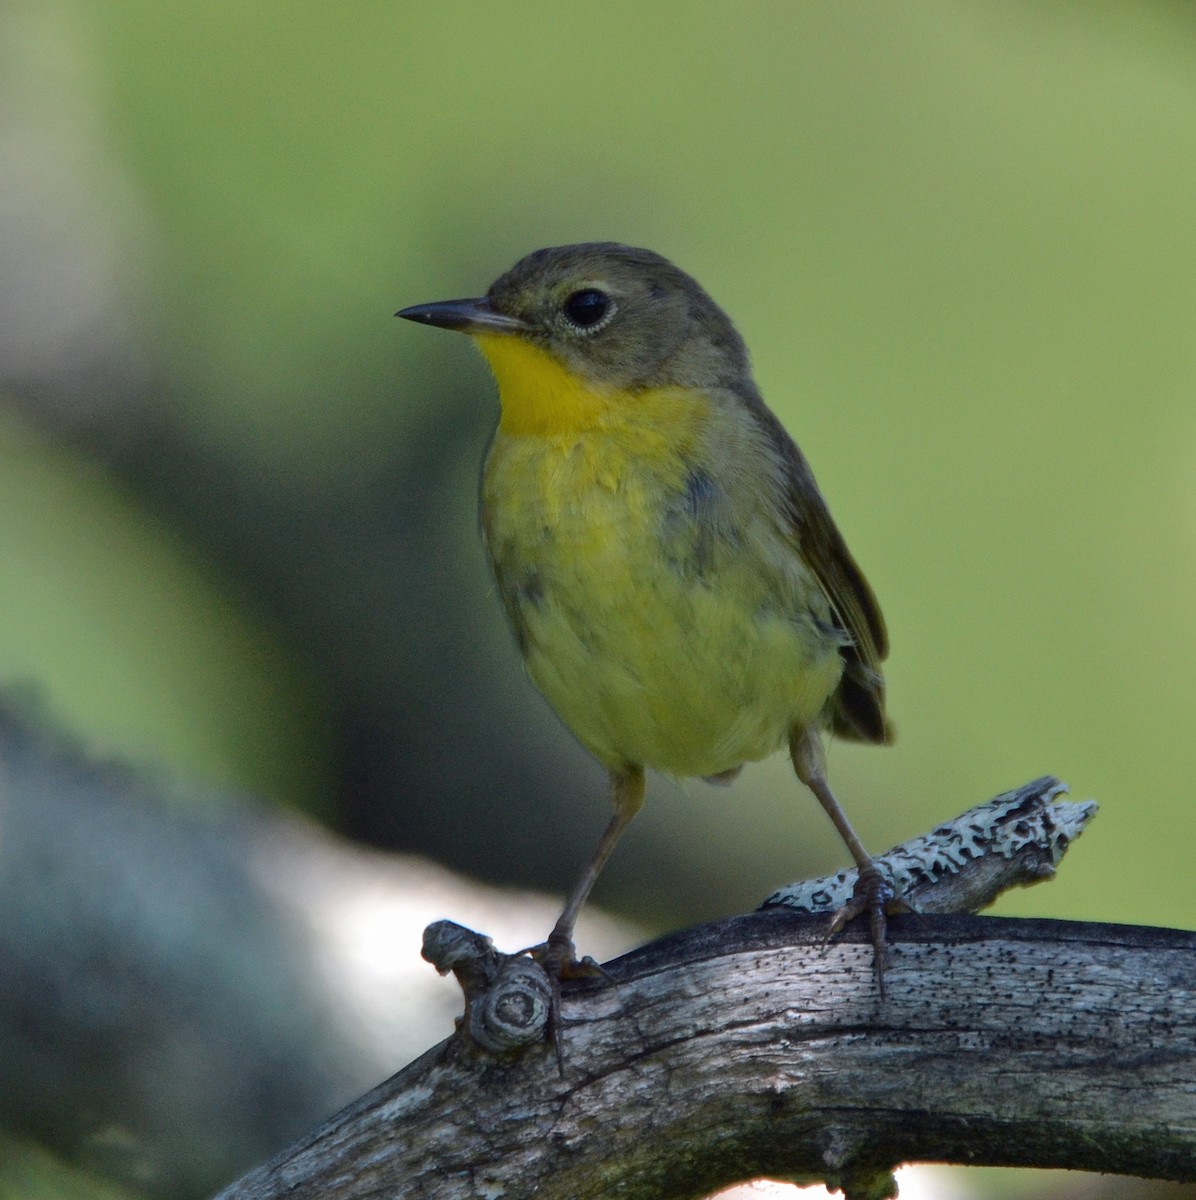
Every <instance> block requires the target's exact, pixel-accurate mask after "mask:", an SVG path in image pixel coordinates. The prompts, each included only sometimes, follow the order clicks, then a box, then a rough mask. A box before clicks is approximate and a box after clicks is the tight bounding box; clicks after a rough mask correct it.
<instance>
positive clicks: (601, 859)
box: [542, 767, 645, 978]
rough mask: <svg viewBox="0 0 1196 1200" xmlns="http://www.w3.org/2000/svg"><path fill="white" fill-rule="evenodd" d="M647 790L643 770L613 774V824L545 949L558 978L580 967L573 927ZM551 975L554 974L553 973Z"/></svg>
mask: <svg viewBox="0 0 1196 1200" xmlns="http://www.w3.org/2000/svg"><path fill="white" fill-rule="evenodd" d="M644 787H645V784H644V769H643V767H624V768H622V769H621V770H612V771H611V773H610V800H611V804H612V806H613V807H614V810H615V811H614V813H613V815H612V816H611V819H610V824H609V825H607V827H606V829H605V831H604V832H603V834H602V837H601V838H600V839H599V842H598V846H597V848H596V849H595V851H594V856H593V858H591V859H590V861H589V863H588V864H587V866H586V869H585V870H584V871H582V873H581V876H580V878H579V879H578V880H577V883H576V884H574V886H573V891H572V892H570V894H569V899H568V900H567V901H566V903H565V907H564V909H563V911H562V912H561V915H560V916H559V917H558V918H557V922H556V924H555V925H554V926H553V927H552V932H551V933H550V934H549V935H548V941H547V942H546V943H545V946H544V953H543V955H542V961H543V962H544V965H545V966H546V967H547V966H552V967H555V968H556V974H557V976H558V978H559V976H560V975H561V974H562V973H563V974H565V975H568V974H569V973H570V971H571V969H575V968H577V967H579V966H581V964H579V963H578V962H577V958H576V956H575V953H574V947H573V926H574V925H576V924H577V917H578V914H579V913H580V912H581V910H582V907H583V906H584V905H585V902H586V900H587V899H588V898H589V895H590V892H591V891H592V890H593V887H594V884H595V883H596V882H597V880H598V876H599V875H600V874H601V873H602V868H603V867H604V866H605V865H606V860H607V859H608V858H610V855H611V851H612V850H613V849H614V848H615V844H616V843H617V842H618V840H619V838H621V837H622V836H623V833H624V831H625V830H626V829H627V826H628V825H630V824H631V822H632V819H633V818H634V817H635V814H636V813H637V812H639V810H640V808H641V807H642V806H643V803H644ZM549 974H550V975H551V974H553V971H552V970H550V971H549Z"/></svg>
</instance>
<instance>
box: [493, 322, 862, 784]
mask: <svg viewBox="0 0 1196 1200" xmlns="http://www.w3.org/2000/svg"><path fill="white" fill-rule="evenodd" d="M478 341H479V343H481V345H482V349H483V350H484V352H485V353H486V355H487V357H488V358H489V359H490V361H491V364H492V365H493V367H494V370H495V374H496V376H497V378H498V381H499V386H500V395H501V401H502V419H501V422H500V425H499V429H498V432H497V434H496V436H495V440H494V443H493V445H492V447H491V451H490V455H489V458H488V459H487V463H486V469H485V473H484V477H483V489H482V515H483V529H484V532H485V536H486V541H487V546H488V549H489V551H490V554H491V558H492V560H493V562H494V567H495V572H496V576H497V579H498V583H499V588H500V591H501V593H502V596H503V600H504V602H505V604H506V607H507V610H508V613H509V615H510V617H511V620H512V623H513V625H514V627H515V630H516V634H517V636H518V638H519V641H520V645H521V648H522V650H523V653H524V657H525V660H526V663H527V667H528V670H529V672H530V674H531V675H532V678H533V679H534V680H535V682H536V683H537V685H538V686H539V687H540V689H541V690H542V691H543V692H544V694H545V696H546V697H547V699H548V700H549V702H550V703H551V704H552V705H553V707H554V708H555V709H556V710H557V712H558V713H559V714H560V716H561V717H562V718H563V719H564V721H565V723H566V724H567V725H568V726H569V727H570V728H571V729H572V730H573V732H574V733H575V734H576V735H577V736H578V738H579V739H580V740H581V741H582V742H583V743H584V744H585V745H586V746H587V747H588V748H589V749H590V750H591V751H592V752H593V753H594V754H595V755H596V757H598V758H599V759H600V760H601V761H602V762H604V763H605V764H607V765H609V766H620V765H628V764H630V765H636V764H643V765H647V766H651V767H655V768H657V769H659V770H663V771H667V772H671V773H674V774H677V775H713V774H717V773H719V772H722V771H726V770H728V769H730V768H732V767H735V766H738V765H739V764H740V763H742V762H744V761H747V760H751V759H758V758H762V757H764V756H765V755H767V754H770V753H772V752H773V751H774V750H775V749H777V748H778V746H780V745H781V744H783V742H784V741H785V739H786V737H787V736H788V732H789V730H790V729H791V728H792V727H793V726H794V725H795V724H805V723H808V722H809V721H811V720H813V719H814V718H815V717H816V716H817V714H818V713H819V711H820V710H821V708H822V706H823V704H824V703H825V700H826V698H827V696H828V695H829V694H830V692H831V690H832V689H833V688H834V687H835V685H836V683H837V681H838V678H839V674H840V671H841V669H842V664H841V660H840V657H839V653H838V648H839V644H838V642H837V641H836V640H835V639H834V637H833V636H831V635H829V634H828V632H827V617H828V613H827V611H826V602H825V598H824V597H823V596H822V592H821V590H820V589H819V588H818V586H817V584H816V582H815V581H814V580H813V579H812V577H811V576H810V575H809V573H808V571H807V570H806V568H805V567H804V564H802V563H801V561H800V559H799V557H798V555H797V554H796V552H795V550H794V548H793V546H792V545H791V544H790V543H789V542H788V541H787V539H786V538H785V537H784V535H783V533H782V532H781V531H780V530H779V528H778V523H777V520H776V518H775V514H773V513H771V512H769V511H768V510H767V507H766V506H762V505H761V503H760V502H759V501H758V500H757V499H756V498H755V497H753V496H751V495H750V492H751V486H750V483H749V484H748V485H747V486H746V488H745V492H746V493H748V494H745V495H744V496H741V497H739V498H738V499H737V498H735V497H733V496H731V495H730V494H729V493H730V489H731V486H732V485H731V481H730V480H728V479H724V478H722V477H721V472H720V469H719V468H718V467H717V466H716V465H715V463H714V462H713V461H712V459H711V454H710V449H709V447H710V444H711V441H712V423H714V422H716V420H717V414H716V413H715V412H714V410H713V408H712V405H711V403H710V401H709V399H708V398H706V397H704V396H702V395H700V394H696V393H693V392H686V391H683V390H681V389H675V388H674V389H657V390H652V391H645V392H640V393H636V394H635V395H631V396H627V395H619V394H617V393H614V392H610V391H602V390H600V389H596V388H594V387H592V386H587V385H586V384H584V383H582V382H580V381H578V380H577V379H576V378H574V377H572V376H571V375H570V374H569V373H568V372H567V371H566V370H565V369H564V367H562V366H561V365H560V364H559V363H557V362H556V361H555V360H554V359H552V358H551V357H550V356H548V355H547V354H545V353H544V352H542V351H540V350H538V349H537V348H536V347H533V346H530V345H528V344H526V343H523V342H520V341H519V340H517V339H514V338H509V337H503V338H498V337H495V338H490V337H487V338H479V339H478ZM749 474H750V473H749ZM719 505H721V506H722V508H721V509H719V508H718V506H719Z"/></svg>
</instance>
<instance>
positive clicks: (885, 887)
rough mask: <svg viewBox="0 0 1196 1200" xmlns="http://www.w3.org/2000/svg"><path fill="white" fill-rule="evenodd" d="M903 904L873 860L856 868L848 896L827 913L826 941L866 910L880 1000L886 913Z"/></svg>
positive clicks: (886, 940)
mask: <svg viewBox="0 0 1196 1200" xmlns="http://www.w3.org/2000/svg"><path fill="white" fill-rule="evenodd" d="M902 907H904V906H903V905H902V903H901V899H900V897H899V896H898V895H897V891H896V889H895V888H894V887H893V885H892V884H891V883H890V882H889V881H888V879H886V878H885V876H884V875H883V874H882V873H881V872H880V871H879V870H878V869H877V867H876V866H875V865H874V864H869V865H868V866H865V867H862V868H860V873H859V878H858V879H857V880H856V885H855V889H854V890H853V892H852V895H851V899H850V900H848V902H847V903H846V904H845V905H843V907H842V908H840V909H839V910H838V912H836V913H835V914H834V916H832V917H831V924H830V928H829V930H828V931H827V935H826V936H827V941H830V939H831V938H833V937H835V936H836V935H837V934H839V933H840V932H841V931H842V929H843V927H844V926H845V925H846V924H847V923H848V921H853V920H855V918H856V917H860V916H863V915H865V914H867V916H868V923H869V925H870V927H871V931H872V954H873V958H872V963H873V969H874V971H875V974H876V989H877V991H878V992H879V993H880V997H881V999H882V1000H883V999H884V995H885V967H886V965H887V959H888V937H887V932H888V915H889V913H891V912H896V911H898V910H899V909H900V908H902Z"/></svg>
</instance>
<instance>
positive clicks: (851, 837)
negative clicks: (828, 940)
mask: <svg viewBox="0 0 1196 1200" xmlns="http://www.w3.org/2000/svg"><path fill="white" fill-rule="evenodd" d="M789 755H790V757H791V758H792V759H793V769H794V770H795V771H796V772H797V777H798V779H800V780H801V781H802V783H804V784H805V785H806V787H808V788H809V789H810V791H812V792H813V793H814V795H815V796H816V797H817V798H818V803H819V804H821V805H822V807H823V809H824V810H825V811H826V815H827V816H828V817H830V819H831V821H833V822H834V826H835V828H836V829H837V830H838V831H839V836H840V837H841V838H842V839H843V842H844V844H845V845H846V846H847V849H848V850H850V851H851V857H852V858H854V859H855V865H856V869H857V870H858V872H859V878H858V881H857V882H856V886H855V894H854V895H853V896H852V898H851V899H850V900H849V901H848V902H847V904H845V905H844V906H843V907H842V908H841V909H840V910H839V911H838V912H837V913H835V916H834V918H833V920H832V921H831V935H832V936H833V935H834V934H836V933H838V932H839V930H840V929H842V928H843V926H844V925H846V924H847V922H848V921H850V920H851V919H852V918H853V917H857V916H859V915H860V914H861V913H864V912H866V913H867V914H868V917H869V920H870V922H871V926H872V952H873V965H874V967H875V970H876V987H877V990H878V991H879V992H880V995H881V999H884V994H885V957H886V946H887V943H886V938H885V926H886V919H885V918H886V913H887V909H888V905H889V904H890V902H891V901H892V900H893V899H894V895H893V889H892V887H890V886H889V883H888V881H887V880H886V879H885V877H884V876H883V875H882V874H881V873H880V870H879V869H878V868H877V866H876V863H875V862H873V861H872V856H871V855H870V854H869V853H868V851H867V850H865V849H864V843H863V842H861V841H860V839H859V838H858V837H857V836H856V832H855V830H854V829H852V827H851V822H850V821H849V820H848V819H847V814H846V813H845V812H844V811H843V809H842V808H841V807H840V805H839V802H838V800H836V799H835V794H834V792H832V791H831V786H830V784H829V783H827V781H826V753H825V751H824V750H823V748H822V736H821V734H820V733H819V731H818V729H817V728H815V727H813V726H810V727H808V728H806V729H801V730H795V731H794V732H793V734H792V736H791V737H790V739H789Z"/></svg>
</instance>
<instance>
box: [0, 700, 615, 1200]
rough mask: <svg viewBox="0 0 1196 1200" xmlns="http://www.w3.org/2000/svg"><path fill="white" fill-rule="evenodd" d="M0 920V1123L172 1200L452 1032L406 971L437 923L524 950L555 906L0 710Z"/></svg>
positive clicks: (434, 993) (447, 990)
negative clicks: (153, 768)
mask: <svg viewBox="0 0 1196 1200" xmlns="http://www.w3.org/2000/svg"><path fill="white" fill-rule="evenodd" d="M0 912H2V913H3V920H0V1129H6V1130H9V1131H11V1132H12V1133H14V1134H16V1135H18V1136H19V1137H22V1138H26V1139H31V1140H33V1141H35V1142H37V1143H39V1144H40V1145H42V1146H44V1147H46V1148H48V1149H50V1150H51V1151H52V1152H53V1153H54V1154H56V1155H57V1156H58V1157H60V1158H61V1159H63V1160H65V1161H66V1162H68V1163H70V1164H72V1165H75V1166H78V1167H82V1168H84V1169H85V1170H87V1171H89V1172H91V1173H92V1174H93V1175H95V1176H97V1177H101V1178H104V1179H108V1180H112V1181H116V1182H119V1183H121V1184H123V1185H125V1186H128V1187H130V1188H133V1189H135V1190H136V1191H137V1193H138V1194H139V1195H145V1196H155V1197H156V1196H161V1197H166V1196H169V1197H171V1198H172V1200H180V1198H185V1197H195V1196H203V1195H207V1194H210V1193H211V1192H212V1191H213V1190H214V1189H215V1188H216V1187H218V1186H220V1184H221V1183H223V1182H224V1181H226V1180H228V1179H229V1178H231V1177H232V1176H234V1175H235V1174H237V1173H238V1172H240V1171H244V1170H245V1169H247V1168H248V1167H249V1166H250V1165H251V1164H252V1163H254V1162H258V1161H260V1160H261V1159H263V1158H265V1157H266V1156H268V1155H270V1154H273V1153H275V1152H276V1151H277V1150H278V1149H279V1148H281V1147H282V1146H285V1145H286V1144H287V1143H288V1142H289V1141H291V1140H292V1139H294V1138H296V1137H298V1136H299V1135H300V1134H301V1133H302V1132H303V1131H304V1130H305V1129H309V1128H311V1126H312V1125H313V1124H314V1123H315V1122H317V1121H320V1120H322V1119H324V1118H325V1117H327V1115H328V1114H329V1113H332V1112H335V1111H336V1109H337V1108H338V1107H339V1106H340V1105H342V1104H345V1103H346V1102H347V1101H349V1100H350V1099H352V1097H354V1096H357V1095H360V1093H361V1092H362V1091H364V1090H365V1089H367V1088H369V1087H372V1086H374V1085H375V1084H376V1083H377V1082H378V1081H379V1080H380V1079H382V1078H384V1077H385V1076H386V1075H387V1074H388V1073H389V1072H391V1071H393V1070H394V1069H395V1068H396V1067H397V1066H399V1065H400V1064H402V1063H404V1062H406V1061H409V1060H410V1059H411V1058H413V1057H414V1056H415V1055H417V1054H419V1053H420V1052H422V1051H423V1050H424V1049H426V1048H427V1047H428V1046H429V1045H431V1044H432V1043H433V1042H435V1041H436V1040H437V1039H438V1038H440V1037H442V1036H443V1033H444V1030H445V1029H447V1028H450V1027H451V1024H452V1020H453V1016H454V1015H455V1013H456V1012H457V1011H459V1008H460V993H459V992H457V990H456V988H455V987H454V985H453V984H452V982H451V981H445V980H441V979H438V978H437V977H436V975H435V973H434V972H433V971H432V969H431V968H430V967H429V966H428V965H427V964H426V963H425V962H424V961H423V960H422V959H421V958H420V956H419V951H420V939H421V934H422V930H423V928H424V926H425V925H427V924H428V922H429V921H431V920H434V919H435V918H436V917H439V916H442V915H444V914H445V913H446V912H451V913H453V914H455V915H458V916H461V917H463V918H464V919H466V920H470V921H474V922H478V923H480V922H483V921H484V922H485V923H486V924H487V925H488V927H489V928H490V929H491V930H492V931H494V932H495V934H496V935H497V936H499V937H500V938H501V939H502V941H503V943H504V944H507V945H511V946H520V945H526V944H528V943H529V942H532V941H535V940H536V939H537V938H538V937H539V936H541V935H542V933H543V931H544V929H546V928H547V927H548V926H549V925H550V924H551V922H552V920H553V919H554V917H555V913H556V904H555V902H554V901H551V900H548V899H547V898H544V897H533V896H530V895H527V894H523V893H514V892H503V891H498V890H496V889H490V888H484V887H482V886H480V885H477V884H472V883H470V882H469V881H466V880H463V879H461V878H459V877H457V876H454V875H452V874H451V873H449V872H447V871H444V870H441V869H439V868H437V867H435V866H432V865H430V864H428V863H426V862H423V861H421V860H419V859H415V858H410V857H405V856H401V855H391V854H381V853H375V852H372V851H368V850H364V849H361V848H360V847H355V846H353V845H350V844H348V843H346V842H344V841H342V840H341V839H339V838H336V837H333V836H331V835H330V834H328V833H327V832H325V831H323V830H321V829H319V828H318V827H317V826H315V825H314V824H313V823H312V822H310V821H307V820H304V819H302V818H299V817H297V816H294V815H292V814H288V813H285V812H282V811H279V810H278V809H277V808H276V807H274V806H271V805H268V804H265V803H253V802H250V801H247V800H246V799H245V798H244V797H233V796H228V795H221V794H217V793H215V792H207V793H205V792H203V791H202V789H199V788H196V787H194V786H190V785H186V784H182V783H180V782H178V781H175V780H172V779H171V778H169V777H168V776H166V775H164V774H158V775H154V774H151V773H147V772H146V771H145V770H135V769H133V768H131V767H128V766H123V765H119V764H111V763H101V762H97V761H96V760H95V759H94V758H93V757H91V756H89V755H88V754H87V753H86V752H85V751H84V750H83V749H82V748H80V747H79V746H77V745H74V744H72V743H71V741H70V739H69V737H67V736H65V735H63V734H61V733H60V732H58V731H55V730H52V729H50V728H48V727H47V725H46V724H45V722H44V720H43V719H42V718H39V717H38V716H37V715H30V713H28V712H27V711H25V710H24V709H23V708H22V707H21V706H20V705H18V704H14V703H13V701H12V697H11V696H5V695H0ZM585 936H586V940H587V944H594V945H597V946H604V947H605V948H606V950H605V952H606V953H614V952H616V951H617V949H620V948H623V947H625V946H627V945H629V944H631V943H632V941H633V940H635V939H634V938H633V936H632V935H631V934H630V932H629V931H628V930H622V931H621V932H620V931H618V930H617V927H616V926H615V925H614V924H613V922H610V921H606V922H602V921H599V920H596V919H594V918H593V917H591V925H590V928H589V929H588V930H587V931H586V935H585ZM2 1190H3V1188H2V1187H0V1191H2Z"/></svg>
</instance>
